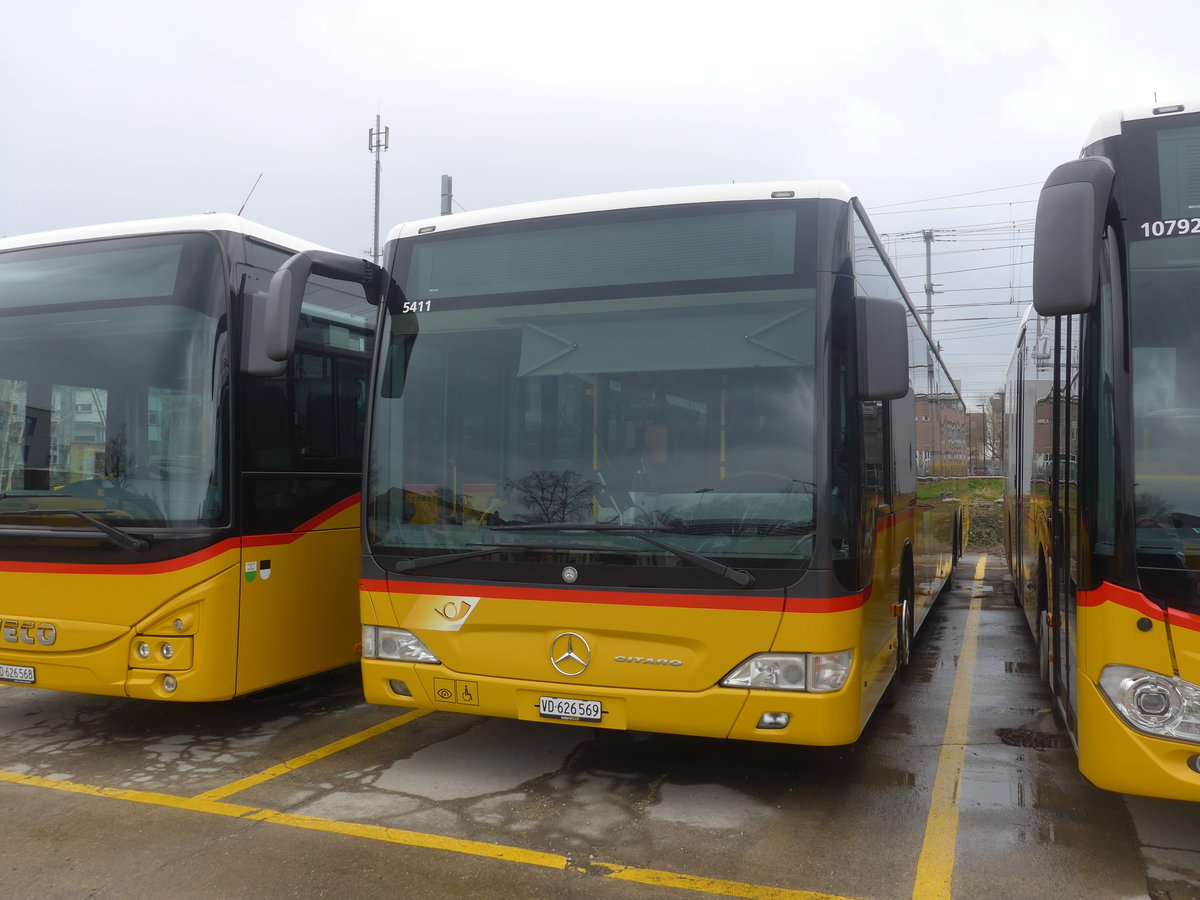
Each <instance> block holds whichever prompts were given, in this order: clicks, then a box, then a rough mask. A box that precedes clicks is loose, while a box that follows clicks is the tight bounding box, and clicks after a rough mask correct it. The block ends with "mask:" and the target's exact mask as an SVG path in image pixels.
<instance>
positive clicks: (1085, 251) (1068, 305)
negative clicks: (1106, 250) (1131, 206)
mask: <svg viewBox="0 0 1200 900" xmlns="http://www.w3.org/2000/svg"><path fill="white" fill-rule="evenodd" d="M1115 177H1116V175H1115V173H1114V171H1113V165H1112V163H1111V162H1110V161H1109V160H1107V159H1105V158H1104V157H1102V156H1085V157H1083V158H1081V159H1073V160H1071V161H1070V162H1068V163H1063V164H1062V165H1061V166H1059V167H1058V168H1056V169H1055V170H1054V171H1053V172H1051V173H1050V177H1049V178H1047V179H1046V183H1045V185H1043V186H1042V192H1041V194H1040V195H1039V196H1038V206H1037V219H1036V220H1035V224H1034V230H1033V235H1034V236H1033V244H1034V247H1035V248H1036V249H1035V250H1034V254H1033V306H1034V309H1036V310H1037V312H1038V315H1041V316H1070V315H1076V314H1078V313H1084V312H1087V311H1088V310H1089V309H1091V308H1092V304H1093V303H1094V302H1095V300H1096V296H1097V292H1098V290H1099V286H1100V249H1101V245H1102V238H1103V236H1104V223H1105V218H1106V216H1107V214H1108V204H1109V199H1110V198H1111V197H1112V191H1113V181H1114V179H1115Z"/></svg>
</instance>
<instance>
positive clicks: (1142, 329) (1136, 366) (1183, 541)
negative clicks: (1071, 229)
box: [1131, 239, 1200, 605]
mask: <svg viewBox="0 0 1200 900" xmlns="http://www.w3.org/2000/svg"><path fill="white" fill-rule="evenodd" d="M1191 244H1195V241H1194V240H1190V239H1189V243H1188V244H1180V243H1178V242H1169V241H1157V242H1151V243H1149V244H1147V243H1143V244H1140V245H1137V244H1135V245H1134V251H1133V252H1134V254H1135V256H1134V260H1135V262H1137V261H1139V260H1140V262H1141V264H1142V267H1141V268H1135V269H1134V270H1133V272H1132V290H1131V319H1132V338H1133V340H1132V344H1133V378H1134V391H1133V407H1134V469H1135V473H1136V474H1135V504H1136V517H1137V520H1136V531H1135V534H1136V539H1137V548H1138V564H1139V567H1140V569H1141V578H1142V582H1143V587H1144V588H1145V589H1146V591H1147V593H1149V594H1151V596H1156V597H1158V598H1159V599H1161V600H1164V601H1165V602H1168V603H1170V604H1172V605H1179V604H1181V603H1182V604H1190V605H1195V603H1196V598H1195V591H1194V589H1193V586H1192V582H1193V581H1194V580H1195V576H1194V574H1189V572H1190V573H1196V572H1198V571H1200V454H1198V453H1197V452H1196V448H1197V447H1200V317H1198V316H1197V309H1200V306H1198V304H1200V268H1197V267H1196V266H1195V265H1194V263H1195V262H1197V260H1194V259H1190V257H1194V256H1195V253H1196V249H1197V248H1195V247H1192V246H1190V245H1191ZM1185 260H1187V261H1189V262H1191V263H1192V264H1191V265H1188V266H1185V265H1183V264H1182V263H1183V261H1185Z"/></svg>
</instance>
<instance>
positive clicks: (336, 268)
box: [245, 250, 388, 374]
mask: <svg viewBox="0 0 1200 900" xmlns="http://www.w3.org/2000/svg"><path fill="white" fill-rule="evenodd" d="M311 275H322V276H324V277H326V278H332V279H334V280H335V281H349V282H352V283H354V284H361V285H362V286H363V288H364V290H365V292H366V296H367V300H368V301H369V302H371V303H372V304H375V305H378V304H379V301H380V298H381V297H382V295H383V292H384V288H385V286H386V285H387V283H388V277H387V273H386V272H385V271H384V270H383V269H381V268H380V267H379V266H377V265H375V264H374V263H370V262H367V260H365V259H361V258H359V257H356V256H343V255H342V254H340V253H333V252H330V251H328V250H305V251H303V252H301V253H297V254H295V255H294V256H292V257H291V258H290V259H289V260H288V261H287V262H285V263H284V264H283V265H282V266H280V267H279V269H278V271H276V272H275V274H274V275H273V276H271V283H270V285H269V286H268V287H267V295H266V297H265V298H262V297H261V296H256V297H254V298H253V300H252V301H251V302H250V304H249V309H248V314H247V322H246V327H247V329H248V341H247V343H248V347H247V348H246V353H245V358H246V359H247V361H248V363H247V365H248V366H254V365H257V367H258V368H259V369H261V370H263V371H254V370H252V369H248V371H250V374H278V371H282V369H279V370H278V371H276V372H274V373H271V372H268V371H265V370H266V369H268V368H270V366H269V363H268V361H270V362H274V363H286V362H287V361H288V360H289V359H291V358H292V351H293V350H294V349H295V346H296V326H297V325H298V324H299V322H300V307H301V306H302V305H303V303H304V291H305V289H306V288H307V287H308V279H309V276H311ZM256 361H257V362H256Z"/></svg>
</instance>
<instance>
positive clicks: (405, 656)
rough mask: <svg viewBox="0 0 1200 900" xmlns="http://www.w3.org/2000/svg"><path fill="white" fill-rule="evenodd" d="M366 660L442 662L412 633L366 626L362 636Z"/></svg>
mask: <svg viewBox="0 0 1200 900" xmlns="http://www.w3.org/2000/svg"><path fill="white" fill-rule="evenodd" d="M362 653H363V658H364V659H392V660H396V661H397V662H423V663H436V662H441V660H439V659H438V658H437V657H436V656H434V655H433V652H432V651H431V650H430V649H429V648H428V647H426V646H425V645H424V644H423V643H421V639H420V638H418V637H417V636H416V635H415V634H413V633H412V632H411V631H406V630H404V629H403V628H382V627H380V626H378V625H364V626H363V634H362Z"/></svg>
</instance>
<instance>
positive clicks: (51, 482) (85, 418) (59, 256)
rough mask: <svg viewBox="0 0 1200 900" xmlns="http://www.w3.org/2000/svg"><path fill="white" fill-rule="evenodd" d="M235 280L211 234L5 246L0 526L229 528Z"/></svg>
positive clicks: (0, 317) (0, 278)
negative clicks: (225, 465)
mask: <svg viewBox="0 0 1200 900" xmlns="http://www.w3.org/2000/svg"><path fill="white" fill-rule="evenodd" d="M224 284H225V278H224V276H223V266H222V263H221V254H220V249H219V245H218V244H217V242H216V240H215V239H213V238H212V237H211V236H206V235H200V234H174V235H165V236H145V237H132V238H121V239H113V240H98V241H91V242H86V243H75V244H66V245H58V246H50V247H41V248H33V249H20V250H14V251H9V252H5V253H2V254H0V534H2V533H3V531H4V530H5V529H9V530H11V529H13V528H18V527H23V526H29V527H43V526H47V525H54V524H57V523H60V522H61V523H67V522H70V523H71V524H72V525H73V526H78V525H79V521H78V518H75V519H72V518H71V516H70V515H67V514H66V513H67V511H75V514H76V515H77V514H78V513H80V512H82V513H84V514H86V515H87V516H90V517H92V518H93V519H103V520H104V521H105V522H107V523H108V524H109V525H111V526H114V527H118V528H123V527H124V526H125V525H132V526H153V527H156V528H162V527H196V526H200V525H217V524H223V523H225V522H226V521H227V519H228V509H227V502H226V498H225V496H224V494H225V491H224V488H223V483H224V480H225V479H224V473H223V472H222V463H221V462H220V460H221V455H222V454H221V453H220V447H221V444H222V440H221V433H222V428H221V426H220V422H219V418H218V412H217V411H218V408H219V406H220V403H221V394H222V389H223V379H224V377H225V376H226V371H225V370H226V368H227V365H228V362H227V353H228V349H227V346H226V344H227V342H226V337H225V334H226V333H225V331H224V327H225V326H224V319H223V314H224V309H225V305H226V291H225V289H224ZM55 511H62V512H63V513H64V515H62V516H55V515H54V513H55Z"/></svg>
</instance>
